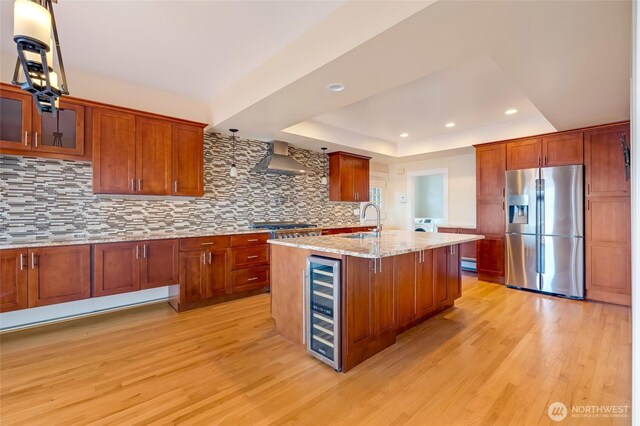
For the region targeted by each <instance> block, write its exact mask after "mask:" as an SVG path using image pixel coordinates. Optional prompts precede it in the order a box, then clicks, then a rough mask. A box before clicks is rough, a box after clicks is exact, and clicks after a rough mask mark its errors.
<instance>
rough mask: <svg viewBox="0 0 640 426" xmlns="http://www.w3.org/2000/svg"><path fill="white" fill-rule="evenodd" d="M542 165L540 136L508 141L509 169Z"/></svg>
mask: <svg viewBox="0 0 640 426" xmlns="http://www.w3.org/2000/svg"><path fill="white" fill-rule="evenodd" d="M541 165H542V143H541V140H540V138H533V139H523V140H519V141H514V142H508V143H507V170H517V169H531V168H534V167H540V166H541Z"/></svg>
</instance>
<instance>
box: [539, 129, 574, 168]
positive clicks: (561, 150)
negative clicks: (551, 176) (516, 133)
mask: <svg viewBox="0 0 640 426" xmlns="http://www.w3.org/2000/svg"><path fill="white" fill-rule="evenodd" d="M542 155H543V159H542V165H543V166H544V167H556V166H570V165H573V164H583V163H584V141H583V132H566V133H559V134H556V135H549V136H544V137H543V138H542Z"/></svg>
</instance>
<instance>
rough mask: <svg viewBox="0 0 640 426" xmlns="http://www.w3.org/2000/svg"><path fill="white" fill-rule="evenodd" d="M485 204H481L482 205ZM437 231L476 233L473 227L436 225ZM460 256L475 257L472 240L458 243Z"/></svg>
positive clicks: (474, 245) (474, 244) (474, 243)
mask: <svg viewBox="0 0 640 426" xmlns="http://www.w3.org/2000/svg"><path fill="white" fill-rule="evenodd" d="M486 205H487V204H483V207H484V206H486ZM438 232H442V233H445V234H471V235H474V234H476V233H477V232H476V230H475V229H471V228H449V227H442V226H438ZM460 258H461V259H462V258H464V259H474V260H475V258H476V242H475V241H472V242H470V243H463V244H460Z"/></svg>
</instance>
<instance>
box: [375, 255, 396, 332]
mask: <svg viewBox="0 0 640 426" xmlns="http://www.w3.org/2000/svg"><path fill="white" fill-rule="evenodd" d="M377 267H378V271H377V272H375V273H374V274H373V279H374V286H375V308H374V309H375V317H376V336H377V337H379V336H383V335H386V334H388V333H395V330H396V293H395V288H394V285H393V257H383V258H382V259H378V261H377Z"/></svg>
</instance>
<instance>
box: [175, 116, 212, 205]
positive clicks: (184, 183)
mask: <svg viewBox="0 0 640 426" xmlns="http://www.w3.org/2000/svg"><path fill="white" fill-rule="evenodd" d="M171 155H172V160H173V165H172V170H173V173H172V176H173V184H172V187H171V194H172V195H189V196H195V197H201V196H202V195H204V139H203V134H202V127H197V126H192V125H188V124H180V123H174V124H173V141H172V145H171Z"/></svg>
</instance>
